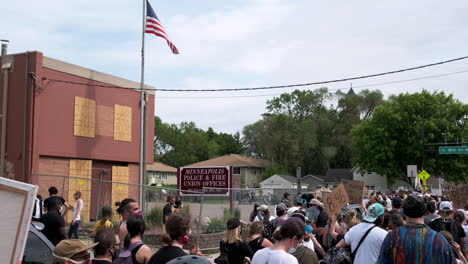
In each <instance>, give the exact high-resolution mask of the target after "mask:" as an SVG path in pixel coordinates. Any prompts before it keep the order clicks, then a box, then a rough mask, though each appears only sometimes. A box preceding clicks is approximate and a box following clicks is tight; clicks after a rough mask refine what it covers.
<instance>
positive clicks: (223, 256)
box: [214, 240, 229, 264]
mask: <svg viewBox="0 0 468 264" xmlns="http://www.w3.org/2000/svg"><path fill="white" fill-rule="evenodd" d="M219 249H220V251H221V253H220V254H219V256H218V257H217V258H215V259H214V263H216V264H229V256H228V254H229V250H228V249H227V248H226V247H224V243H223V241H222V240H221V241H219Z"/></svg>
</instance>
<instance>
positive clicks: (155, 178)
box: [147, 171, 177, 184]
mask: <svg viewBox="0 0 468 264" xmlns="http://www.w3.org/2000/svg"><path fill="white" fill-rule="evenodd" d="M162 173H166V174H167V179H166V180H161V174H162ZM147 175H148V177H149V184H177V173H176V172H161V171H147Z"/></svg>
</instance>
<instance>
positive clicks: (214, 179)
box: [178, 166, 231, 195]
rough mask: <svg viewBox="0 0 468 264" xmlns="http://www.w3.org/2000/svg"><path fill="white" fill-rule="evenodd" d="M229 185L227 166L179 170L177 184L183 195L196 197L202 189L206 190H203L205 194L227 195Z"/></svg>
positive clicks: (228, 169) (229, 177)
mask: <svg viewBox="0 0 468 264" xmlns="http://www.w3.org/2000/svg"><path fill="white" fill-rule="evenodd" d="M230 183H231V168H230V167H228V166H226V167H206V168H193V167H192V168H191V167H182V168H180V169H179V181H178V184H179V188H180V189H181V191H182V193H183V194H193V195H197V193H198V194H199V193H201V192H202V190H203V188H208V189H205V194H218V195H227V194H228V190H227V189H228V188H230V185H231V184H230ZM211 188H219V189H211ZM184 191H185V192H184Z"/></svg>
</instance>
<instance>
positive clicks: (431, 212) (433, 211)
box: [424, 201, 440, 225]
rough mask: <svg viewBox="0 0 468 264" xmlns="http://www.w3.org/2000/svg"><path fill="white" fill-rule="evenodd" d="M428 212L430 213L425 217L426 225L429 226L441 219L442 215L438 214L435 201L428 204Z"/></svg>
mask: <svg viewBox="0 0 468 264" xmlns="http://www.w3.org/2000/svg"><path fill="white" fill-rule="evenodd" d="M427 212H428V213H429V214H428V215H426V216H425V217H424V224H426V225H429V224H430V223H431V221H432V220H434V219H436V218H440V215H438V214H436V204H435V201H429V202H428V203H427Z"/></svg>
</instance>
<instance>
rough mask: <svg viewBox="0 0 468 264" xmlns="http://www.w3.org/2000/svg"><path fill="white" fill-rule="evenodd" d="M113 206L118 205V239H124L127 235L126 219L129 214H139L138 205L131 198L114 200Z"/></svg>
mask: <svg viewBox="0 0 468 264" xmlns="http://www.w3.org/2000/svg"><path fill="white" fill-rule="evenodd" d="M115 206H118V208H117V213H118V214H119V215H120V219H121V223H120V233H119V239H120V241H124V240H125V237H126V236H127V232H128V231H127V219H128V217H129V216H130V215H133V214H137V215H141V211H140V207H139V206H138V203H137V201H135V199H132V198H126V199H123V200H122V201H121V202H116V203H115Z"/></svg>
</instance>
